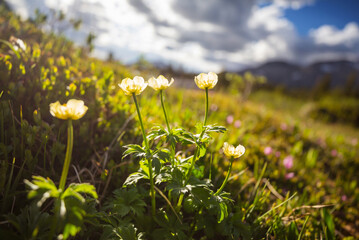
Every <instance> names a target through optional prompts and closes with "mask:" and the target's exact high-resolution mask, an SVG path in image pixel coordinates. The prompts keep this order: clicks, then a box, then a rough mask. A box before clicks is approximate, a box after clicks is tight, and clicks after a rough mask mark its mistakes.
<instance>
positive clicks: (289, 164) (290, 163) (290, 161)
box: [283, 156, 294, 169]
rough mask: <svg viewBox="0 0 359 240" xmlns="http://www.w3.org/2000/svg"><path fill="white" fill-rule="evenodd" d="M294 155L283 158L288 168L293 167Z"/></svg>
mask: <svg viewBox="0 0 359 240" xmlns="http://www.w3.org/2000/svg"><path fill="white" fill-rule="evenodd" d="M293 160H294V159H293V156H287V157H285V158H284V159H283V165H284V167H285V168H286V169H290V168H292V167H293Z"/></svg>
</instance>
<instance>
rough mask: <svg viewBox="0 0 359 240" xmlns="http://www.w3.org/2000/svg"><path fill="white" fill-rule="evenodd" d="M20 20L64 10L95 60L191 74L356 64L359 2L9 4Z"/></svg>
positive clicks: (60, 0)
mask: <svg viewBox="0 0 359 240" xmlns="http://www.w3.org/2000/svg"><path fill="white" fill-rule="evenodd" d="M7 2H8V3H9V5H10V6H11V7H12V8H13V9H14V10H15V11H16V12H18V13H19V14H20V15H22V16H23V17H24V18H26V17H29V16H33V12H34V10H35V9H36V8H39V9H40V11H42V12H48V9H50V8H53V9H61V10H63V11H64V12H65V13H66V14H67V16H68V17H72V18H77V19H82V20H83V25H82V28H81V29H80V31H79V32H77V33H75V32H74V31H68V32H66V34H67V35H68V36H69V37H70V38H72V39H73V40H75V41H76V42H77V43H79V44H81V43H84V42H85V40H84V39H85V36H86V35H87V34H88V33H89V32H90V31H91V32H93V33H95V35H96V36H97V38H96V41H95V46H96V50H95V52H94V54H95V55H96V56H98V57H103V58H106V56H107V55H108V53H109V52H110V51H111V52H113V53H114V56H115V58H116V59H119V60H121V61H123V62H125V63H130V62H133V61H136V60H137V59H138V57H139V56H140V55H144V56H145V57H146V58H147V59H149V60H151V61H155V62H162V63H166V64H173V65H175V66H182V67H184V68H185V69H187V70H191V71H220V70H223V69H228V70H239V69H243V68H245V67H248V66H254V65H259V64H262V63H265V62H267V61H275V60H285V61H290V62H293V63H298V64H309V63H312V62H315V61H322V60H325V61H326V60H337V59H347V60H352V61H358V60H359V14H358V11H359V1H358V0H340V1H339V0H206V1H203V0H202V1H200V0H8V1H7Z"/></svg>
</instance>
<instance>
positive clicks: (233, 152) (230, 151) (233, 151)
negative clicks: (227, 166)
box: [222, 142, 246, 158]
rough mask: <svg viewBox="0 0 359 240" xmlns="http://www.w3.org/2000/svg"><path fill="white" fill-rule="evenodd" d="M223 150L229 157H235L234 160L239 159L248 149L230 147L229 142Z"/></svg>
mask: <svg viewBox="0 0 359 240" xmlns="http://www.w3.org/2000/svg"><path fill="white" fill-rule="evenodd" d="M222 149H223V152H224V154H225V155H226V156H227V157H233V158H239V157H240V156H242V155H243V154H244V152H245V151H246V149H245V148H244V147H243V146H242V145H238V146H237V147H234V146H233V145H230V144H228V143H227V142H225V143H224V144H223V148H222Z"/></svg>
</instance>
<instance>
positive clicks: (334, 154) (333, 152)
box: [330, 149, 338, 157]
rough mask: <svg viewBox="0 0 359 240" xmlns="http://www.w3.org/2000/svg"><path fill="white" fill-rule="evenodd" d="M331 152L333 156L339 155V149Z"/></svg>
mask: <svg viewBox="0 0 359 240" xmlns="http://www.w3.org/2000/svg"><path fill="white" fill-rule="evenodd" d="M330 154H331V155H332V157H336V156H338V151H337V150H335V149H333V150H332V151H330Z"/></svg>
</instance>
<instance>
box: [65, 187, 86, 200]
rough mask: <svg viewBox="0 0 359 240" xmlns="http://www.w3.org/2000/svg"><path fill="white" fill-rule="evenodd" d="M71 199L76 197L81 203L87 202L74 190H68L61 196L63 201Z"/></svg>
mask: <svg viewBox="0 0 359 240" xmlns="http://www.w3.org/2000/svg"><path fill="white" fill-rule="evenodd" d="M69 197H74V198H76V199H77V200H79V201H80V202H82V203H84V202H85V198H84V197H83V196H81V194H79V193H78V192H76V191H74V190H73V189H72V188H70V187H69V188H67V189H66V190H65V192H64V193H63V194H62V195H61V199H66V198H69Z"/></svg>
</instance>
